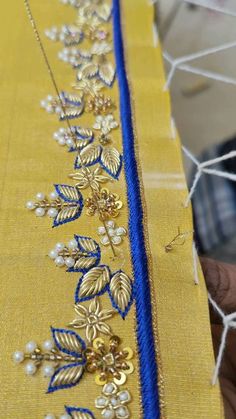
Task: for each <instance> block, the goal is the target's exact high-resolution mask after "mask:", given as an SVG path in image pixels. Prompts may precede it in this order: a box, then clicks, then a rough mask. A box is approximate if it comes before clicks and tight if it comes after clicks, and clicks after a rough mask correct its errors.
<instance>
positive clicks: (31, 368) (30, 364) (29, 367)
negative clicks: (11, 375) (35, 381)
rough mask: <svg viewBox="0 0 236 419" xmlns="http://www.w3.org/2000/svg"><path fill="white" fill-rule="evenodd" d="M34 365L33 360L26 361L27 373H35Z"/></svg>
mask: <svg viewBox="0 0 236 419" xmlns="http://www.w3.org/2000/svg"><path fill="white" fill-rule="evenodd" d="M36 369H37V368H36V366H35V364H34V363H33V362H28V363H27V364H26V366H25V372H26V374H27V375H34V374H35V373H36Z"/></svg>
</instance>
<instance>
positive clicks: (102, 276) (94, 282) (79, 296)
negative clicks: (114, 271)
mask: <svg viewBox="0 0 236 419" xmlns="http://www.w3.org/2000/svg"><path fill="white" fill-rule="evenodd" d="M110 275H111V273H110V269H109V267H108V266H106V265H99V266H96V267H95V268H92V269H90V270H89V271H88V272H87V273H86V274H85V275H83V276H82V277H81V278H80V280H79V283H78V285H77V288H76V290H75V302H76V303H78V302H82V301H87V300H91V299H92V298H94V297H95V296H100V295H102V294H104V293H105V292H106V291H107V290H108V285H109V282H110Z"/></svg>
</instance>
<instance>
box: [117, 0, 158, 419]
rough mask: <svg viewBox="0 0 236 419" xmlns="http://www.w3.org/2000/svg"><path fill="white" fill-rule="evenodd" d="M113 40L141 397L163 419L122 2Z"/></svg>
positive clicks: (150, 414)
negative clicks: (125, 49) (126, 196)
mask: <svg viewBox="0 0 236 419" xmlns="http://www.w3.org/2000/svg"><path fill="white" fill-rule="evenodd" d="M113 37H114V48H115V57H116V69H117V70H116V71H117V77H118V83H119V92H120V115H121V123H122V134H123V135H122V136H123V149H124V166H125V176H126V183H127V195H128V204H129V235H130V246H131V256H132V263H133V271H134V278H135V298H136V316H137V340H138V352H139V358H140V381H141V397H142V407H143V418H144V419H154V418H155V419H159V418H160V409H159V394H158V379H157V364H156V356H155V342H154V336H153V330H152V307H151V294H150V285H149V277H148V259H147V254H146V248H145V235H144V228H143V208H142V199H141V192H140V184H139V173H138V167H137V162H136V158H135V144H134V142H135V140H134V132H133V125H132V107H131V96H130V90H129V83H128V79H127V75H126V68H125V57H124V46H123V39H122V37H123V35H122V29H121V13H120V1H119V0H113Z"/></svg>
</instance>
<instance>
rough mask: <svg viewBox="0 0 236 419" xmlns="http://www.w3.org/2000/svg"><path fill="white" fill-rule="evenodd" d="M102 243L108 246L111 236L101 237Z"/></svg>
mask: <svg viewBox="0 0 236 419" xmlns="http://www.w3.org/2000/svg"><path fill="white" fill-rule="evenodd" d="M101 243H102V244H103V245H104V246H106V245H107V244H109V238H108V237H107V236H104V237H102V239H101Z"/></svg>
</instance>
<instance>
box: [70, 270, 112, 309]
mask: <svg viewBox="0 0 236 419" xmlns="http://www.w3.org/2000/svg"><path fill="white" fill-rule="evenodd" d="M100 267H106V268H107V269H108V270H109V274H111V272H110V269H109V267H108V266H107V265H100ZM85 275H86V274H85ZM85 275H83V276H82V277H81V278H80V280H79V283H78V285H77V287H76V290H75V303H81V302H83V301H88V300H92V299H93V298H94V297H96V296H97V297H99V296H100V295H103V294H105V292H106V291H107V290H108V286H109V284H106V285H105V286H104V287H103V288H102V290H101V291H100V292H97V293H96V294H92V295H90V296H89V297H82V298H80V297H79V292H80V287H81V284H82V282H83V281H84V278H85Z"/></svg>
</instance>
